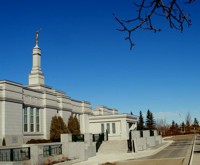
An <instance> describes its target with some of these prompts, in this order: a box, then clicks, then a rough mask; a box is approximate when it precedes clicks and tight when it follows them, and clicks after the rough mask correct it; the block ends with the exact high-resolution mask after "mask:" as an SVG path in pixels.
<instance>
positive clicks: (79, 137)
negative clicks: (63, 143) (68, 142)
mask: <svg viewBox="0 0 200 165" xmlns="http://www.w3.org/2000/svg"><path fill="white" fill-rule="evenodd" d="M72 141H73V142H84V135H83V134H81V135H72Z"/></svg>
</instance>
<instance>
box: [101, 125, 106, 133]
mask: <svg viewBox="0 0 200 165" xmlns="http://www.w3.org/2000/svg"><path fill="white" fill-rule="evenodd" d="M104 132H105V130H104V124H101V133H104Z"/></svg>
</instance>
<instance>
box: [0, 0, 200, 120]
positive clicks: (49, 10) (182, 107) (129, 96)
mask: <svg viewBox="0 0 200 165" xmlns="http://www.w3.org/2000/svg"><path fill="white" fill-rule="evenodd" d="M199 5H200V2H199V1H197V2H196V4H195V5H192V6H190V8H188V7H186V8H185V9H186V10H189V12H190V14H191V16H192V26H191V27H190V28H187V27H186V28H185V29H184V31H183V33H180V32H179V31H175V30H172V29H169V28H168V26H169V25H168V23H167V22H165V21H162V20H156V22H155V24H156V25H157V26H159V27H161V28H162V29H163V30H162V32H161V33H156V34H155V33H152V32H147V31H142V30H139V31H138V32H137V33H136V34H135V35H134V42H135V44H136V46H135V47H134V48H133V50H131V51H130V49H129V43H128V42H127V41H125V40H124V39H123V38H124V37H125V34H123V33H121V32H118V31H116V28H118V27H119V25H118V23H117V22H116V21H115V20H114V17H113V15H112V13H115V14H116V15H117V16H119V17H120V18H127V17H130V15H134V14H136V13H135V11H134V7H132V4H131V1H129V0H125V1H122V0H109V1H108V0H101V1H96V0H87V1H80V0H76V1H74V0H57V1H55V0H54V1H53V0H41V1H39V0H34V1H33V0H29V1H27V0H18V1H16V0H1V5H0V15H1V16H0V24H1V26H0V28H1V31H0V36H1V40H0V45H1V46H0V47H1V53H0V59H1V65H0V70H1V72H0V79H1V80H4V79H6V80H11V81H15V82H18V83H21V84H24V85H27V84H28V74H29V73H30V70H31V66H32V48H33V46H34V40H35V32H36V30H37V29H39V28H42V31H41V32H40V34H39V46H40V48H41V49H42V70H43V73H44V75H45V83H46V84H47V85H49V86H51V87H53V88H56V89H59V90H63V91H65V92H66V93H67V95H68V96H70V97H72V98H74V99H78V100H86V101H89V102H91V104H92V107H95V106H97V105H106V106H108V107H110V108H117V109H118V110H119V111H120V112H121V113H130V112H131V111H132V112H133V113H134V114H136V115H138V114H139V111H140V110H141V111H142V112H143V115H144V116H146V111H147V110H148V109H150V110H151V111H152V112H153V114H154V116H155V118H156V119H157V118H166V119H167V121H168V122H169V123H171V121H172V120H176V121H178V122H180V121H181V120H185V116H186V114H187V112H190V114H191V116H192V119H193V118H194V117H197V118H198V119H199V120H200V113H199V112H200V65H199V64H200V31H199V26H200V19H199V18H200V12H199V8H198V6H199Z"/></svg>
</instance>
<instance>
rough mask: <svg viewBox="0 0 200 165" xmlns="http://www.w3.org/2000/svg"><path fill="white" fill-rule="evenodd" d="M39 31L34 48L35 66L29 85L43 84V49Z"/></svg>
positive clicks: (30, 75)
mask: <svg viewBox="0 0 200 165" xmlns="http://www.w3.org/2000/svg"><path fill="white" fill-rule="evenodd" d="M38 38H39V31H36V38H35V47H34V48H33V66H32V70H31V73H30V74H29V85H43V84H44V75H43V73H42V69H41V49H40V48H39V46H38Z"/></svg>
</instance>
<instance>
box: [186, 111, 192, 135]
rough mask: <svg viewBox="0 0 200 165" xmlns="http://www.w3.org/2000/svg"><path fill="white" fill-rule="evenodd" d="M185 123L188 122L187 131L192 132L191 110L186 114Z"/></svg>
mask: <svg viewBox="0 0 200 165" xmlns="http://www.w3.org/2000/svg"><path fill="white" fill-rule="evenodd" d="M185 123H186V132H187V133H190V127H191V123H192V119H191V116H190V112H188V113H187V115H186V118H185Z"/></svg>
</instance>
